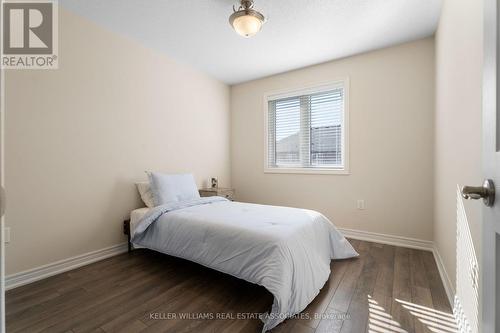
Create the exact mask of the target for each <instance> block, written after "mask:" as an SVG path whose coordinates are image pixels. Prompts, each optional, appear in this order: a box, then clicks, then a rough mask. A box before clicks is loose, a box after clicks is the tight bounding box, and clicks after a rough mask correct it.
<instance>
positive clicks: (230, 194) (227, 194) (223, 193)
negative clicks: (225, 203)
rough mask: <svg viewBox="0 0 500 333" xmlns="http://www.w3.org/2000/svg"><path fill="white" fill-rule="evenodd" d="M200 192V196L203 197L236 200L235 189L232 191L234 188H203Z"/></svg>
mask: <svg viewBox="0 0 500 333" xmlns="http://www.w3.org/2000/svg"><path fill="white" fill-rule="evenodd" d="M199 192H200V196H202V197H213V196H219V197H224V198H227V199H229V200H231V201H233V200H234V189H232V188H223V187H217V188H202V189H200V190H199Z"/></svg>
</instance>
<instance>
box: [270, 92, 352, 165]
mask: <svg viewBox="0 0 500 333" xmlns="http://www.w3.org/2000/svg"><path fill="white" fill-rule="evenodd" d="M267 135H268V138H267V143H268V147H267V157H268V158H267V162H268V167H269V168H327V169H328V168H332V169H341V168H342V167H343V165H344V161H343V156H344V154H343V152H344V142H343V141H344V88H343V87H339V88H335V89H331V90H327V91H321V92H315V93H308V94H299V95H298V96H291V97H290V96H288V97H285V98H274V99H272V98H271V99H268V133H267Z"/></svg>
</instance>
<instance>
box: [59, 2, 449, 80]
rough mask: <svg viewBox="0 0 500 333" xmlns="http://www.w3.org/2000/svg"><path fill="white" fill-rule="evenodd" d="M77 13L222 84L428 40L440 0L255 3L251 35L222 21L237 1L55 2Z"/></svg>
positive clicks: (432, 30)
mask: <svg viewBox="0 0 500 333" xmlns="http://www.w3.org/2000/svg"><path fill="white" fill-rule="evenodd" d="M59 3H60V4H61V5H62V6H63V7H65V8H67V9H70V10H72V11H74V12H76V13H77V14H80V15H82V16H84V17H87V18H89V19H91V20H93V21H96V22H97V23H99V24H101V25H104V26H106V27H107V28H109V29H110V30H112V31H115V32H118V33H121V34H125V35H127V36H130V37H133V38H135V39H137V40H138V41H140V42H141V43H142V44H144V45H146V46H148V47H151V48H154V49H156V50H159V51H161V52H164V53H166V54H168V55H169V56H171V57H173V58H175V59H177V60H178V61H182V62H185V63H188V64H190V65H192V66H194V67H196V68H198V69H200V70H202V71H204V72H206V73H208V74H210V75H212V76H214V77H215V78H217V79H219V80H221V81H223V82H225V83H228V84H234V83H240V82H243V81H248V80H252V79H256V78H260V77H264V76H269V75H272V74H276V73H280V72H285V71H289V70H292V69H297V68H301V67H305V66H309V65H313V64H318V63H322V62H325V61H329V60H333V59H338V58H342V57H346V56H350V55H353V54H358V53H362V52H366V51H370V50H374V49H379V48H383V47H387V46H390V45H395V44H399V43H403V42H407V41H412V40H416V39H420V38H423V37H427V36H430V35H432V34H433V33H434V32H435V30H436V27H437V23H438V20H439V14H440V10H441V0H255V8H256V9H257V10H259V11H261V12H262V13H263V14H264V15H265V17H266V18H267V23H266V24H265V25H264V27H263V29H262V31H261V32H260V33H259V34H257V35H256V36H255V37H253V38H250V39H245V38H242V37H240V36H238V35H237V34H236V33H235V32H234V31H233V30H232V28H231V26H230V25H229V23H228V17H229V15H230V14H231V13H232V5H233V4H236V3H237V1H236V0H60V1H59Z"/></svg>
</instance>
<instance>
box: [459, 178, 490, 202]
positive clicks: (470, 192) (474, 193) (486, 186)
mask: <svg viewBox="0 0 500 333" xmlns="http://www.w3.org/2000/svg"><path fill="white" fill-rule="evenodd" d="M462 197H464V199H472V200H478V199H483V201H484V204H485V205H486V206H488V207H491V206H493V204H494V203H495V184H493V181H492V180H491V179H486V180H485V181H484V183H483V186H464V187H462Z"/></svg>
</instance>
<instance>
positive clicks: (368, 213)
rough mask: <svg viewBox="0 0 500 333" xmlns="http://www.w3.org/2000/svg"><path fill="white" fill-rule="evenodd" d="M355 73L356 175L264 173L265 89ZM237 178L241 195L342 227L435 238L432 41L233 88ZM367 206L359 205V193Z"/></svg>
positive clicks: (353, 153)
mask: <svg viewBox="0 0 500 333" xmlns="http://www.w3.org/2000/svg"><path fill="white" fill-rule="evenodd" d="M343 77H349V79H350V100H349V103H350V171H351V174H350V175H347V176H345V175H292V174H265V173H264V172H263V166H264V119H263V117H264V111H263V96H264V94H265V93H267V92H270V91H275V90H281V89H287V88H297V87H298V88H300V87H301V86H304V85H308V84H314V83H317V82H325V81H328V80H335V79H337V78H343ZM231 116H232V121H231V124H232V125H231V160H232V169H231V175H232V183H233V186H234V187H235V188H236V193H237V198H238V200H242V201H250V202H257V203H266V204H276V205H288V206H296V207H305V208H310V209H316V210H318V211H320V212H322V213H324V214H325V215H327V216H328V217H329V218H331V219H332V220H333V221H334V223H335V224H336V225H337V226H340V227H344V228H351V229H359V230H365V231H372V232H378V233H385V234H392V235H398V236H406V237H413V238H418V239H423V240H432V239H433V235H432V233H433V225H432V219H433V190H432V189H433V173H434V172H433V145H434V39H433V38H428V39H424V40H420V41H416V42H413V43H408V44H403V45H399V46H395V47H391V48H387V49H383V50H380V51H375V52H370V53H366V54H362V55H358V56H354V57H349V58H346V59H343V60H338V61H332V62H329V63H325V64H322V65H318V66H313V67H308V68H304V69H300V70H296V71H293V72H289V73H285V74H281V75H275V76H272V77H269V78H264V79H260V80H256V81H252V82H248V83H244V84H240V85H236V86H233V87H232V88H231ZM357 199H364V200H365V201H366V210H357V209H356V200H357Z"/></svg>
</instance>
